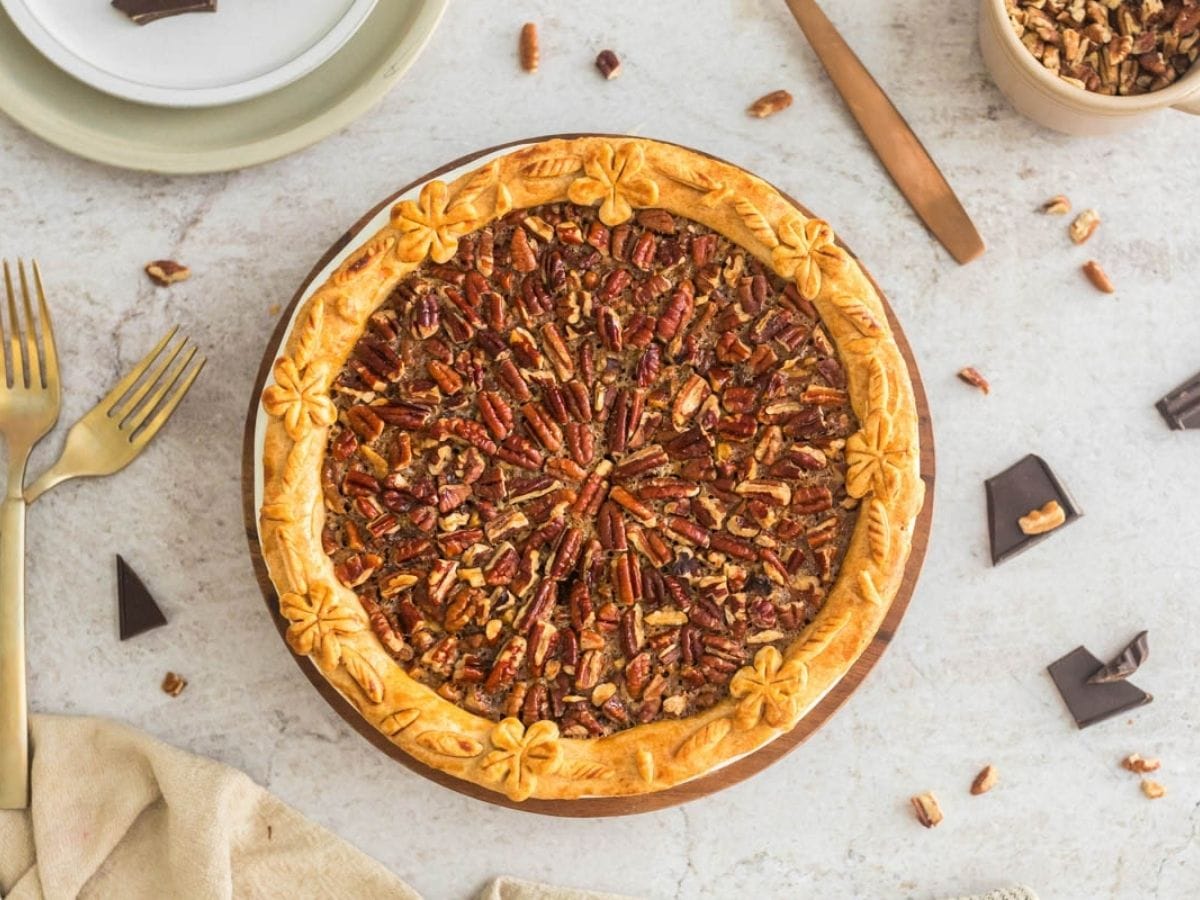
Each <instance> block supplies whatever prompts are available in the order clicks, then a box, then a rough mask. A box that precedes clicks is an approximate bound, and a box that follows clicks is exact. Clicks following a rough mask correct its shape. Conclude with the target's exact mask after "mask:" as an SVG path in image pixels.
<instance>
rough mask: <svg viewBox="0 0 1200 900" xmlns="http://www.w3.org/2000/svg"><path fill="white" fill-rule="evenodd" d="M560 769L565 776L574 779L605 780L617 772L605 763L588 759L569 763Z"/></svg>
mask: <svg viewBox="0 0 1200 900" xmlns="http://www.w3.org/2000/svg"><path fill="white" fill-rule="evenodd" d="M559 771H560V774H561V775H562V776H563V777H564V778H569V779H571V780H572V781H605V780H607V779H609V778H612V777H613V776H615V775H616V774H617V773H616V772H614V771H613V770H612V769H610V768H609V767H608V766H606V765H604V764H603V763H598V762H590V761H588V760H586V759H581V760H578V761H576V762H573V763H567V765H565V766H563V767H562V769H560V770H559Z"/></svg>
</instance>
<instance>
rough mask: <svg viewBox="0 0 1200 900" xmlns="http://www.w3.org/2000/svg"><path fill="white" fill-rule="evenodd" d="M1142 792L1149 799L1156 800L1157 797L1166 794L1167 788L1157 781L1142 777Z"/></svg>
mask: <svg viewBox="0 0 1200 900" xmlns="http://www.w3.org/2000/svg"><path fill="white" fill-rule="evenodd" d="M1142 793H1143V794H1145V795H1146V796H1147V797H1149V798H1150V799H1151V800H1157V799H1158V798H1159V797H1165V796H1166V795H1167V789H1166V788H1165V787H1163V786H1162V785H1161V784H1159V783H1158V782H1157V781H1151V780H1150V779H1149V778H1143V779H1142Z"/></svg>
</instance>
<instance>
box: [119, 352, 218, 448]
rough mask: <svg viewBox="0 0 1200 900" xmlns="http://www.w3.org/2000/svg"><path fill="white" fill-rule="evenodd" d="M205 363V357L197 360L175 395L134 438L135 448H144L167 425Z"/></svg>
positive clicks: (176, 388) (176, 389)
mask: <svg viewBox="0 0 1200 900" xmlns="http://www.w3.org/2000/svg"><path fill="white" fill-rule="evenodd" d="M205 362H207V360H206V359H205V358H204V357H203V356H201V357H199V358H198V359H197V360H196V363H195V365H193V366H192V369H191V371H190V372H189V373H188V375H187V377H186V378H185V379H184V380H183V381H182V382H180V383H179V384H178V385H177V386H176V387H175V391H174V393H173V394H171V396H170V397H168V398H167V402H166V403H164V404H163V405H162V408H161V409H160V410H159V411H158V412H157V413H156V414H155V416H154V418H152V419H151V420H150V421H149V422H147V423H146V427H145V428H143V429H142V430H141V431H140V432H139V433H138V434H136V435H135V436H134V438H133V445H134V446H135V447H137V448H139V449H140V448H142V447H144V446H145V445H146V444H147V443H149V442H150V439H151V438H153V437H154V435H156V434H158V430H159V429H160V428H162V427H163V425H165V424H166V423H167V419H169V418H171V413H173V412H175V407H177V406H178V405H179V401H181V400H182V399H183V398H184V396H185V395H186V394H187V392H188V391H189V390H191V387H192V382H194V381H195V380H196V376H197V375H199V374H200V371H201V370H202V369H203V368H204V364H205Z"/></svg>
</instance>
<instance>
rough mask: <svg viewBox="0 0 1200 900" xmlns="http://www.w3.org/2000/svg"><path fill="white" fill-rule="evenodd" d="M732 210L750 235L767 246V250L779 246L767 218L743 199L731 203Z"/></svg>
mask: <svg viewBox="0 0 1200 900" xmlns="http://www.w3.org/2000/svg"><path fill="white" fill-rule="evenodd" d="M733 208H734V209H736V210H737V214H738V215H739V216H741V217H742V221H743V222H744V223H745V225H746V227H747V228H749V229H750V231H751V233H752V234H753V235H754V236H755V237H756V238H758V239H759V240H760V241H762V242H763V243H764V244H766V245H767V248H768V249H771V250H773V249H775V248H776V247H778V246H779V237H778V236H777V235H776V234H775V229H774V228H772V227H771V223H770V222H768V221H767V217H766V216H765V215H763V214H762V212H761V211H760V210H759V209H758V207H757V206H755V205H754V204H753V203H751V202H750V201H749V200H746V199H745V198H742V197H739V198H738V199H737V200H735V201H734V202H733Z"/></svg>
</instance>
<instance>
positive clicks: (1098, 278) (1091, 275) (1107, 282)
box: [1083, 259, 1117, 294]
mask: <svg viewBox="0 0 1200 900" xmlns="http://www.w3.org/2000/svg"><path fill="white" fill-rule="evenodd" d="M1083 274H1084V275H1086V276H1087V279H1088V281H1090V282H1091V283H1092V287H1094V288H1095V289H1096V290H1098V291H1100V292H1101V293H1104V294H1115V293H1116V292H1117V288H1116V285H1114V284H1113V283H1112V279H1111V278H1109V277H1108V273H1107V272H1105V271H1104V269H1102V268H1100V263H1098V262H1096V261H1095V260H1094V259H1089V260H1088V261H1087V262H1085V263H1084V264H1083Z"/></svg>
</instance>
